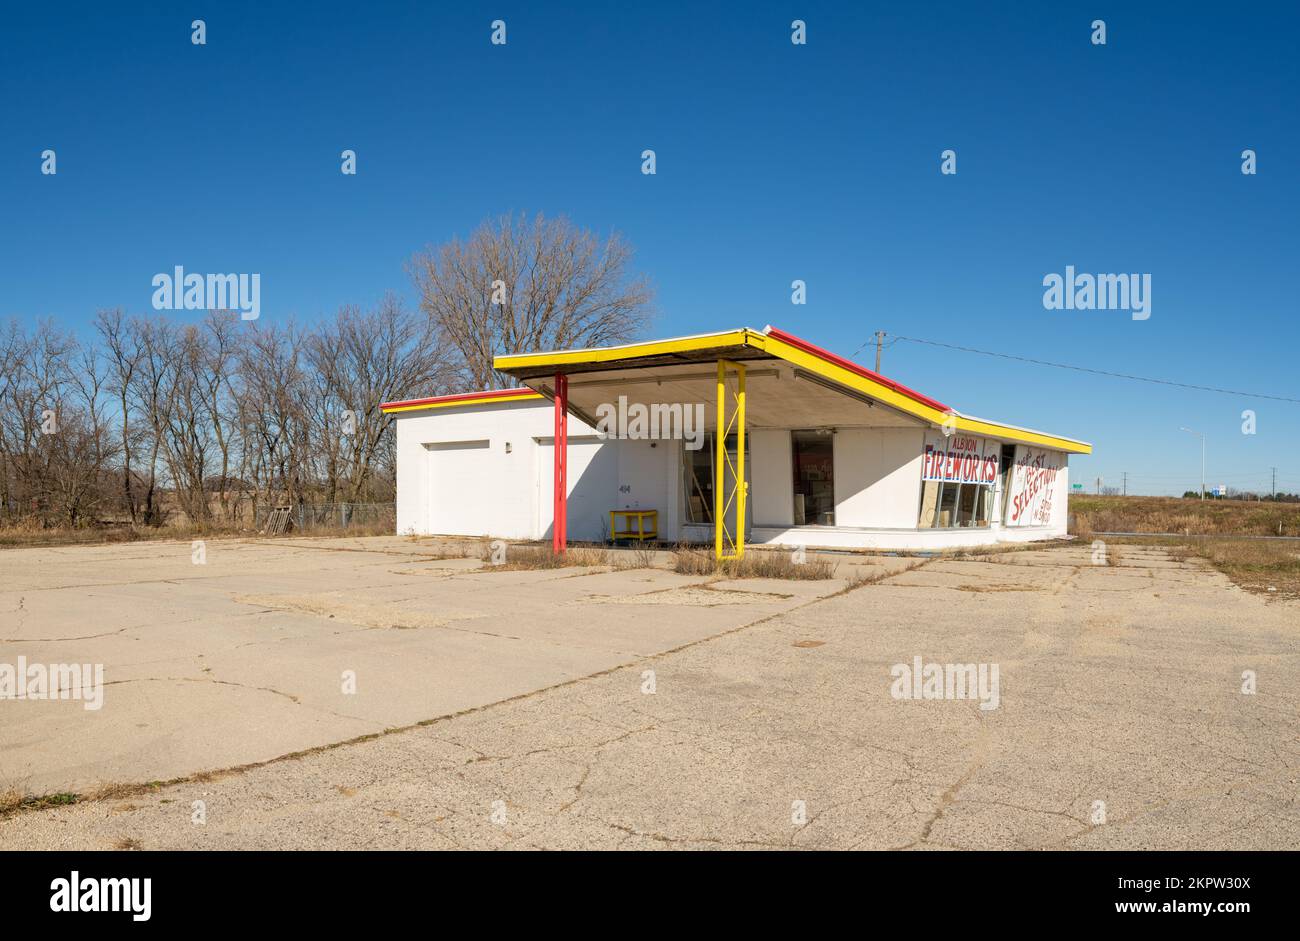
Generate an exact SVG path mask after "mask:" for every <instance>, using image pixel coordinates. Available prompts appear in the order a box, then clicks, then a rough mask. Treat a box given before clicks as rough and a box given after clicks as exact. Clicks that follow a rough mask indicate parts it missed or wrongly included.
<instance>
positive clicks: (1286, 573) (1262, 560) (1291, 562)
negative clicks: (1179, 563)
mask: <svg viewBox="0 0 1300 941" xmlns="http://www.w3.org/2000/svg"><path fill="white" fill-rule="evenodd" d="M1170 554H1171V555H1173V556H1174V557H1175V558H1178V559H1180V560H1182V559H1186V558H1189V557H1193V556H1195V557H1198V558H1202V559H1205V560H1206V561H1207V562H1209V563H1210V564H1211V565H1213V566H1214V567H1215V568H1216V569H1218V570H1219V571H1220V572H1222V573H1223V574H1224V575H1227V576H1228V577H1229V578H1230V579H1232V580H1233V582H1234V583H1236V584H1237V585H1239V586H1240V587H1242V588H1244V589H1246V590H1247V591H1253V592H1258V593H1260V594H1266V595H1268V596H1269V597H1279V596H1280V597H1284V598H1300V543H1277V542H1264V541H1260V540H1250V539H1223V540H1209V539H1204V540H1196V541H1194V542H1191V543H1188V544H1187V545H1186V546H1179V547H1177V549H1175V550H1174V551H1172V552H1171V553H1170Z"/></svg>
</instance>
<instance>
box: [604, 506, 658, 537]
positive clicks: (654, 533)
mask: <svg viewBox="0 0 1300 941" xmlns="http://www.w3.org/2000/svg"><path fill="white" fill-rule="evenodd" d="M620 516H621V517H623V525H624V527H625V528H624V529H622V530H620V529H619V528H618V518H619V517H620ZM634 519H635V520H636V529H633V528H632V521H633V520H634ZM647 520H649V521H650V528H649V529H646V521H647ZM609 533H610V538H611V539H612V540H613V541H614V542H618V540H620V539H636V540H638V541H644V540H646V539H658V538H659V511H658V510H610V511H609Z"/></svg>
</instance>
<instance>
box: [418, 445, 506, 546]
mask: <svg viewBox="0 0 1300 941" xmlns="http://www.w3.org/2000/svg"><path fill="white" fill-rule="evenodd" d="M425 448H426V449H427V450H428V452H429V457H428V460H429V487H430V488H431V489H430V493H429V508H430V509H429V532H431V533H437V534H439V535H447V536H478V535H482V534H485V533H491V532H493V531H494V529H493V526H492V523H493V522H494V521H492V520H489V519H486V518H485V513H486V512H487V511H488V510H489V509H490V506H491V503H490V501H485V500H483V499H482V498H481V496H480V495H481V494H483V493H484V492H485V491H487V492H490V487H491V480H492V479H493V476H494V474H493V467H492V463H491V460H492V457H493V452H492V448H491V442H489V441H486V440H481V441H443V442H438V443H437V444H426V445H425Z"/></svg>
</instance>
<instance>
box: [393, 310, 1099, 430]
mask: <svg viewBox="0 0 1300 941" xmlns="http://www.w3.org/2000/svg"><path fill="white" fill-rule="evenodd" d="M720 359H725V360H731V361H733V362H739V363H743V364H744V365H745V367H746V369H747V372H748V376H747V380H746V382H747V387H748V389H749V391H750V395H749V396H747V398H748V407H747V412H748V415H747V418H746V424H747V425H751V426H753V427H764V426H769V427H820V426H835V425H865V426H869V427H891V426H892V427H898V426H912V427H915V426H918V425H921V426H935V427H945V426H946V427H949V428H952V429H953V430H955V431H964V432H969V433H971V434H976V435H984V436H987V437H992V438H999V439H1003V440H1007V441H1017V442H1022V443H1025V444H1034V445H1038V446H1039V447H1045V448H1051V449H1053V450H1058V451H1066V452H1069V453H1073V454H1090V453H1091V452H1092V445H1090V444H1088V443H1087V442H1084V441H1078V440H1075V439H1073V438H1064V437H1061V436H1060V435H1053V434H1048V433H1046V432H1041V431H1034V430H1032V429H1028V428H1020V427H1017V426H1015V425H1008V424H1004V423H1002V422H996V421H990V420H988V419H983V418H975V417H973V416H970V415H963V414H962V413H961V412H958V411H957V410H955V409H953V408H950V407H949V406H947V405H945V404H944V403H942V402H939V401H937V400H936V399H933V398H930V397H929V396H927V395H923V394H922V393H920V392H917V391H915V390H914V389H909V388H908V387H907V386H904V385H902V384H901V383H898V382H895V381H894V380H892V379H889V378H886V377H885V376H882V375H880V374H879V373H876V372H873V371H871V370H869V369H866V368H864V367H862V366H859V365H857V364H856V363H852V362H850V361H848V360H846V359H843V358H842V357H839V356H836V355H835V354H834V353H831V352H829V351H827V350H824V349H822V348H820V347H818V346H815V345H813V344H811V343H809V342H807V341H806V340H802V339H800V338H799V337H796V336H794V335H793V334H789V333H786V332H785V331H783V330H778V329H777V328H776V327H771V326H769V327H766V328H764V329H763V330H753V329H750V328H742V329H739V330H728V331H725V332H722V333H706V334H700V335H697V336H689V337H677V338H674V339H668V340H654V341H650V342H645V343H630V344H625V345H622V346H610V347H597V348H594V349H585V350H556V351H553V352H549V353H519V354H514V355H509V356H498V357H496V359H495V360H494V362H493V366H494V368H495V369H496V370H497V371H498V372H502V373H505V374H506V375H509V376H512V377H514V378H515V379H517V380H519V381H520V382H521V383H522V384H523V386H524V388H521V389H512V390H499V391H497V392H494V393H471V394H470V395H464V396H443V397H440V398H436V399H415V400H411V401H407V402H388V403H385V404H384V405H383V409H384V411H385V412H388V413H393V412H406V411H414V410H421V409H428V408H441V407H447V406H452V405H474V404H488V402H494V401H522V400H529V399H536V398H538V396H539V395H541V396H545V397H547V398H551V397H552V396H553V394H554V393H553V390H552V389H551V387H550V385H549V384H548V383H550V382H553V381H554V377H555V376H556V375H557V374H559V373H563V374H565V375H567V376H569V377H570V378H569V404H570V409H571V410H572V411H573V412H574V413H575V414H577V415H578V416H579V417H581V418H583V419H584V420H587V421H588V423H592V421H591V413H592V412H593V411H594V410H595V407H596V405H597V404H599V403H602V402H612V401H614V397H616V396H618V395H620V394H622V395H626V396H627V398H628V400H629V401H654V402H663V403H670V402H675V401H680V402H704V401H709V400H711V398H712V397H713V396H714V395H715V394H716V363H717V361H718V360H720ZM705 367H711V368H705ZM877 405H880V406H883V408H876V406H877Z"/></svg>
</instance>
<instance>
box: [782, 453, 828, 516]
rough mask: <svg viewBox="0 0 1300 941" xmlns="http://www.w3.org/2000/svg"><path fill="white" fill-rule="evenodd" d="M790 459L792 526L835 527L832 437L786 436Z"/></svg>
mask: <svg viewBox="0 0 1300 941" xmlns="http://www.w3.org/2000/svg"><path fill="white" fill-rule="evenodd" d="M790 442H791V452H792V454H793V456H794V524H795V525H796V526H834V525H835V436H834V435H833V434H831V433H829V432H825V431H793V432H791V433H790Z"/></svg>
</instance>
